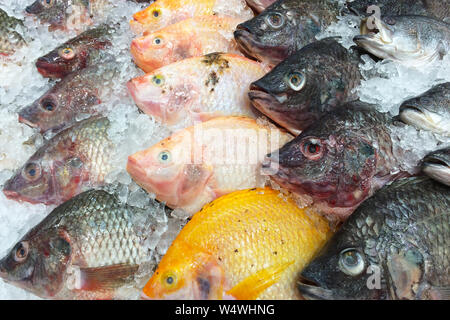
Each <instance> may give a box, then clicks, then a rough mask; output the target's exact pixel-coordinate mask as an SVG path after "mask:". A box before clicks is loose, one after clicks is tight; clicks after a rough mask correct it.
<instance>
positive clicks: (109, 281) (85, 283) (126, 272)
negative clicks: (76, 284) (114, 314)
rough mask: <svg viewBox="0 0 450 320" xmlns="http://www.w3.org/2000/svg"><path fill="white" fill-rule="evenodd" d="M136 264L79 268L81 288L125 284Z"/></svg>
mask: <svg viewBox="0 0 450 320" xmlns="http://www.w3.org/2000/svg"><path fill="white" fill-rule="evenodd" d="M138 267H139V266H137V265H128V264H116V265H112V266H107V267H96V268H80V274H81V288H80V289H82V290H99V289H113V288H118V287H120V286H122V285H124V284H125V282H126V281H127V278H129V277H131V276H133V275H134V274H135V273H136V271H137V270H138Z"/></svg>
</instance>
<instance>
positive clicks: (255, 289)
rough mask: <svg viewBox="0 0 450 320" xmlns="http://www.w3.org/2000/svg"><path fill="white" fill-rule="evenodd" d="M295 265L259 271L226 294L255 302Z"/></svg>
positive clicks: (278, 266) (279, 265) (282, 265)
mask: <svg viewBox="0 0 450 320" xmlns="http://www.w3.org/2000/svg"><path fill="white" fill-rule="evenodd" d="M293 263H294V261H289V262H285V263H282V264H277V265H274V266H271V267H268V268H266V269H262V270H259V271H258V272H256V273H254V274H252V275H251V276H249V277H247V278H245V279H244V280H242V281H241V282H239V283H238V284H237V285H235V286H234V287H233V288H232V289H231V290H229V291H227V292H226V294H227V295H231V296H233V297H235V298H236V299H238V300H255V299H256V298H258V296H259V295H260V294H261V293H262V292H263V291H264V290H266V289H267V288H269V287H270V286H272V285H273V284H274V283H276V282H277V281H278V280H279V279H280V277H281V276H282V274H283V272H284V271H285V270H286V269H287V268H288V267H289V266H290V265H291V264H293Z"/></svg>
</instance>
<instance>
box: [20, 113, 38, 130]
mask: <svg viewBox="0 0 450 320" xmlns="http://www.w3.org/2000/svg"><path fill="white" fill-rule="evenodd" d="M19 122H20V123H24V124H26V125H27V126H29V127H31V128H37V126H38V125H37V124H36V123H33V122H32V121H31V120H28V119H27V118H26V117H25V115H23V114H21V113H19Z"/></svg>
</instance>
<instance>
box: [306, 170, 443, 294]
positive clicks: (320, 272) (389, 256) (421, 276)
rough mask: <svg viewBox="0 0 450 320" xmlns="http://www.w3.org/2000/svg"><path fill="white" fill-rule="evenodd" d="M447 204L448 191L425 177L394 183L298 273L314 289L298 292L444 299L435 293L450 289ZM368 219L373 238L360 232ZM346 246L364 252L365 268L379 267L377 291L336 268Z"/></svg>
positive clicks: (363, 279)
mask: <svg viewBox="0 0 450 320" xmlns="http://www.w3.org/2000/svg"><path fill="white" fill-rule="evenodd" d="M449 206H450V188H448V187H447V186H445V185H443V184H440V183H438V182H436V181H434V180H432V179H430V178H427V177H414V178H407V179H402V180H398V181H396V182H394V183H393V184H391V185H390V186H387V187H385V188H383V189H381V190H380V191H378V192H377V193H375V195H374V196H373V197H371V198H369V199H368V200H367V201H365V202H364V203H363V204H362V205H361V206H360V207H359V208H358V209H356V211H355V212H354V213H353V214H352V216H350V218H349V219H348V220H347V221H346V222H345V223H344V224H343V226H342V227H341V229H340V230H339V231H338V233H336V235H335V236H334V237H333V238H332V239H330V242H329V244H328V245H327V248H325V249H324V250H323V251H322V252H320V253H319V254H318V255H317V258H316V259H315V260H313V261H312V262H311V263H310V265H308V266H307V267H306V268H305V269H304V270H303V272H302V277H303V278H304V279H306V280H308V281H311V282H314V283H316V284H317V285H318V287H316V286H310V285H303V284H300V290H301V292H302V293H304V294H306V295H309V296H312V297H314V296H315V297H316V298H326V299H333V298H340V299H348V298H350V299H430V298H433V297H434V298H436V297H437V298H438V299H443V298H444V299H446V298H447V299H448V297H447V296H446V293H445V290H444V291H443V292H442V293H441V292H440V291H439V290H440V288H448V287H449V285H450V278H449V270H450V260H449V256H448V248H449V247H450V227H449V226H450V212H449V211H448V208H449ZM369 217H370V218H371V219H370V220H373V222H372V223H371V226H372V228H374V227H375V226H377V228H378V229H379V232H377V233H376V235H370V234H368V232H359V230H362V227H364V226H367V223H364V221H367V218H369ZM361 222H363V225H361ZM368 230H369V229H368ZM347 248H356V250H361V251H362V252H364V253H365V257H364V259H367V260H366V263H365V266H366V267H367V266H369V265H375V266H378V267H379V268H380V270H381V279H380V280H381V284H382V286H381V287H380V288H377V290H368V289H367V287H366V278H367V277H368V276H363V275H355V276H354V277H351V276H350V277H345V275H344V273H343V272H342V271H341V270H342V269H341V267H339V266H337V265H336V264H337V259H338V257H339V255H340V253H341V252H343V250H346V249H347ZM352 250H353V249H352ZM414 256H420V260H417V261H423V264H422V262H416V260H414V259H412V258H411V257H414ZM388 266H390V267H389V268H388ZM396 272H398V274H397V273H396ZM421 290H422V291H421ZM441 294H442V295H441Z"/></svg>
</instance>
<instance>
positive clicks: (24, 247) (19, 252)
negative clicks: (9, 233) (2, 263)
mask: <svg viewBox="0 0 450 320" xmlns="http://www.w3.org/2000/svg"><path fill="white" fill-rule="evenodd" d="M29 247H30V246H29V244H28V241H21V242H20V243H19V244H18V245H17V248H16V252H15V255H14V260H15V261H16V262H22V261H24V260H25V259H26V258H27V256H28V251H29Z"/></svg>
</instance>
